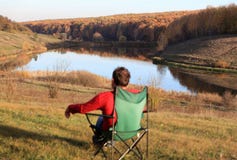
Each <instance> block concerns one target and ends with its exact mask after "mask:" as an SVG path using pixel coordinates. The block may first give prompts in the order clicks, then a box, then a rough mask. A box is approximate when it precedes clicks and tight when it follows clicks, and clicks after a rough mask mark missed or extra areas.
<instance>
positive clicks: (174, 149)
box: [0, 73, 237, 160]
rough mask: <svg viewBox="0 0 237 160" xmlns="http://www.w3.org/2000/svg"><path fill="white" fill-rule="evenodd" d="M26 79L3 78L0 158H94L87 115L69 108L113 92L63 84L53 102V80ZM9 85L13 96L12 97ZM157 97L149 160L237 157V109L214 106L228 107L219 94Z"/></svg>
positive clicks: (161, 93) (164, 94)
mask: <svg viewBox="0 0 237 160" xmlns="http://www.w3.org/2000/svg"><path fill="white" fill-rule="evenodd" d="M24 75H27V76H25V77H21V76H20V74H19V73H11V74H9V75H5V76H2V78H1V79H0V82H1V83H0V89H1V91H2V92H1V94H0V143H1V145H0V157H1V158H0V159H27V160H30V159H47V160H56V159H57V160H58V159H68V160H78V159H90V158H91V156H90V155H92V153H93V152H94V150H95V148H94V146H93V145H92V141H91V137H92V132H91V131H90V128H89V124H88V123H87V120H86V118H85V116H84V115H81V114H75V115H73V116H72V117H71V118H70V119H66V118H64V110H65V108H66V107H67V105H68V104H71V103H79V102H80V103H81V102H85V101H87V100H89V99H90V98H92V97H93V96H94V95H95V94H97V93H98V92H100V91H103V90H104V91H105V90H108V88H106V87H105V88H93V87H92V86H89V87H88V86H86V85H84V86H83V85H80V84H77V83H74V84H70V81H67V83H60V89H59V90H58V92H59V93H58V96H57V97H55V98H49V96H48V87H47V85H45V84H47V83H48V82H47V81H46V82H45V81H39V79H36V77H34V76H30V73H28V74H25V73H24ZM84 76H86V74H85V75H84ZM89 76H90V74H89ZM70 79H71V78H69V80H70ZM6 80H7V81H9V80H11V83H7V81H6ZM73 82H75V81H74V79H73ZM98 83H101V81H98ZM104 83H105V84H104V85H103V86H109V85H110V83H109V81H104ZM9 84H12V87H10V89H12V92H11V95H8V96H6V94H7V91H8V90H9V87H7V85H9ZM95 85H96V84H95ZM91 91H95V92H91ZM96 91H97V92H96ZM151 91H152V90H150V91H149V92H150V94H152V93H151ZM155 94H157V97H159V101H158V102H157V103H155V106H153V112H151V113H150V121H149V126H150V133H149V159H237V124H236V120H237V119H236V117H237V116H236V108H232V110H225V109H224V110H223V109H222V110H221V109H220V108H218V107H210V106H214V105H215V106H217V105H219V106H222V105H223V104H224V102H223V98H222V97H220V96H218V95H210V94H206V95H203V94H202V95H201V94H200V95H189V94H187V93H178V92H165V91H162V90H159V91H158V92H155ZM7 97H8V98H7ZM9 97H10V100H9ZM154 97H155V96H154ZM225 98H227V97H225ZM232 98H233V97H232ZM141 143H144V141H142V142H141ZM97 158H98V159H101V158H102V157H101V155H99V156H98V157H97ZM127 159H133V156H132V155H131V156H130V157H128V158H127Z"/></svg>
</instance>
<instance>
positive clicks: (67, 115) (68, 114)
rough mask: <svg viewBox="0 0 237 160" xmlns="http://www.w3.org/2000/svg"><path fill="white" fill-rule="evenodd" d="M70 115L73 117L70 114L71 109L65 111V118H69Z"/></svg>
mask: <svg viewBox="0 0 237 160" xmlns="http://www.w3.org/2000/svg"><path fill="white" fill-rule="evenodd" d="M70 115H71V113H70V110H69V107H67V109H66V110H65V117H66V118H69V117H70Z"/></svg>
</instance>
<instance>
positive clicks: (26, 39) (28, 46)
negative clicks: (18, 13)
mask: <svg viewBox="0 0 237 160" xmlns="http://www.w3.org/2000/svg"><path fill="white" fill-rule="evenodd" d="M49 42H50V43H55V42H60V40H58V39H55V38H54V37H50V36H46V35H39V34H37V33H33V32H32V31H31V30H30V29H29V28H27V27H25V26H23V25H22V24H19V23H16V22H13V21H11V20H9V19H8V18H6V17H3V16H0V69H1V70H3V69H7V68H8V67H10V66H14V65H20V64H22V63H24V61H25V60H26V59H29V55H32V54H34V53H39V52H43V51H46V50H47V48H46V47H45V46H46V44H47V43H49Z"/></svg>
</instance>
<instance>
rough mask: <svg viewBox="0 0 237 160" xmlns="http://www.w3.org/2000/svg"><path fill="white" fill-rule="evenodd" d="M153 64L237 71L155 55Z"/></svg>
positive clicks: (236, 70) (214, 70) (227, 71)
mask: <svg viewBox="0 0 237 160" xmlns="http://www.w3.org/2000/svg"><path fill="white" fill-rule="evenodd" d="M152 62H153V64H163V65H168V66H171V67H181V68H189V69H197V70H206V71H212V72H226V73H236V74H237V69H231V68H218V67H212V66H204V65H197V64H194V63H184V62H177V61H171V60H167V59H165V58H162V57H157V56H156V57H153V58H152Z"/></svg>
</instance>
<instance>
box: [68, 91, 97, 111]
mask: <svg viewBox="0 0 237 160" xmlns="http://www.w3.org/2000/svg"><path fill="white" fill-rule="evenodd" d="M68 107H69V111H70V113H72V114H74V113H87V112H90V111H93V110H97V109H100V107H101V103H100V95H97V96H95V97H94V98H92V99H91V100H90V101H88V102H86V103H84V104H71V105H69V106H68Z"/></svg>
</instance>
